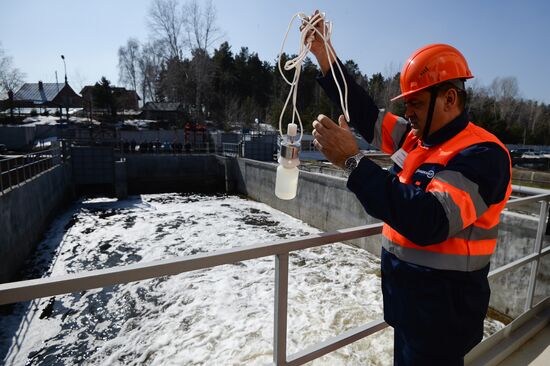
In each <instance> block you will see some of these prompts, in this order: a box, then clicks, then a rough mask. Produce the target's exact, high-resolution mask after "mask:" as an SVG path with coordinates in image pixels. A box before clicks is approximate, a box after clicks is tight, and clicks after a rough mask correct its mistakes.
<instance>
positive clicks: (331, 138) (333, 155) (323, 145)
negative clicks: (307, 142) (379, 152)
mask: <svg viewBox="0 0 550 366" xmlns="http://www.w3.org/2000/svg"><path fill="white" fill-rule="evenodd" d="M338 123H339V125H337V124H335V123H334V122H333V121H332V120H331V119H330V118H328V117H327V116H325V115H323V114H320V115H319V116H318V117H317V120H316V121H313V137H315V140H313V145H315V147H316V148H317V149H318V150H319V151H320V152H322V153H323V155H325V157H326V158H327V159H328V160H329V161H330V162H331V163H332V164H334V165H336V166H338V167H340V168H344V163H345V162H346V159H347V158H349V157H350V156H353V155H355V154H357V153H358V152H359V147H358V146H357V141H356V140H355V137H354V136H353V134H352V133H351V131H350V129H349V126H348V124H347V122H346V119H345V118H344V116H340V118H338Z"/></svg>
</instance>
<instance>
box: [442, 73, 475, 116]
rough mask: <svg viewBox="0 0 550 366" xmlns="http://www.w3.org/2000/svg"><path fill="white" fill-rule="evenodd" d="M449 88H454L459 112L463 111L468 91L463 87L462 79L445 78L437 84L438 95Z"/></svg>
mask: <svg viewBox="0 0 550 366" xmlns="http://www.w3.org/2000/svg"><path fill="white" fill-rule="evenodd" d="M449 89H455V90H456V94H457V96H458V108H459V109H460V111H461V112H462V111H464V108H466V101H467V99H468V93H467V92H466V88H465V87H464V80H463V79H453V80H447V81H444V82H443V83H441V84H439V85H438V87H437V90H438V93H439V95H442V94H444V93H446V92H447V91H448V90H449Z"/></svg>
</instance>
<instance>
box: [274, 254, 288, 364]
mask: <svg viewBox="0 0 550 366" xmlns="http://www.w3.org/2000/svg"><path fill="white" fill-rule="evenodd" d="M287 300H288V253H284V254H277V255H276V256H275V312H274V313H275V321H274V326H273V328H274V335H273V362H274V363H275V365H277V366H284V365H286V321H287Z"/></svg>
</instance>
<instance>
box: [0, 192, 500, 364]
mask: <svg viewBox="0 0 550 366" xmlns="http://www.w3.org/2000/svg"><path fill="white" fill-rule="evenodd" d="M317 232H318V230H317V229H315V228H312V227H310V226H308V225H306V224H304V223H303V222H301V221H299V220H296V219H294V218H292V217H290V216H288V215H286V214H283V213H281V212H279V211H277V210H274V209H272V208H271V207H269V206H267V205H264V204H261V203H258V202H253V201H249V200H245V199H242V198H239V197H236V196H203V195H178V194H155V195H142V196H140V197H133V198H131V199H128V200H123V201H114V200H107V199H95V200H87V201H82V202H80V203H79V204H78V205H75V207H73V208H72V209H71V210H69V211H68V212H67V213H65V214H64V215H61V216H60V217H59V218H58V219H57V220H56V221H55V222H54V224H53V225H52V227H51V228H50V230H49V231H48V232H47V234H46V236H45V239H44V241H43V242H42V243H41V244H40V246H39V249H38V251H37V255H36V256H35V258H34V259H33V260H32V261H31V262H30V263H29V265H28V267H29V268H33V271H32V272H29V274H28V275H27V276H28V278H34V277H40V276H58V275H63V274H67V273H78V272H81V271H89V270H93V269H101V268H109V267H113V266H119V265H126V264H131V263H136V262H140V261H147V262H148V261H152V260H159V259H167V258H174V257H176V256H187V255H193V254H198V253H208V252H214V251H217V250H221V249H227V248H233V247H240V246H246V245H252V244H258V243H265V242H269V241H274V240H278V239H281V238H290V237H298V236H303V235H308V234H313V233H317ZM289 267H290V273H289V288H288V292H289V295H288V297H289V299H288V340H287V345H288V353H289V354H292V353H295V352H297V351H300V350H303V349H304V348H306V347H308V346H310V345H312V344H314V343H317V342H320V341H322V340H325V339H327V338H329V337H332V336H335V335H337V334H340V333H342V332H344V331H345V330H348V329H350V328H353V327H355V326H358V325H362V324H365V323H366V322H368V321H371V320H374V319H379V318H381V317H382V297H381V296H382V295H381V290H380V272H379V260H378V258H376V257H374V256H372V255H370V254H369V253H368V252H366V251H363V250H361V249H357V248H354V247H351V246H348V245H344V244H341V243H335V244H331V245H325V246H322V247H318V248H313V249H308V250H302V251H298V252H292V253H290V264H289ZM273 296H274V260H273V258H272V257H266V258H260V259H256V260H250V261H244V262H239V263H234V264H231V265H224V266H218V267H214V268H210V269H205V270H199V271H194V272H189V273H183V274H180V275H176V276H170V277H161V278H156V279H153V280H147V281H140V282H134V283H130V284H124V285H117V286H113V287H109V288H104V289H98V290H90V291H83V292H79V293H73V294H69V295H63V296H56V297H54V298H47V299H39V300H35V301H32V302H27V303H21V304H17V305H15V306H14V307H13V309H12V310H11V313H9V314H7V315H3V316H2V318H1V319H0V352H1V353H0V355H2V356H3V359H4V362H5V363H6V364H8V365H23V364H27V365H58V364H65V365H73V364H93V365H243V364H246V365H266V364H270V363H271V362H272V348H273V302H274V298H273ZM501 327H502V324H500V323H498V322H495V321H490V322H486V333H492V332H494V331H495V330H497V329H499V328H501ZM392 338H393V334H392V331H391V329H386V330H384V331H382V332H378V333H377V334H375V335H373V336H370V337H367V338H366V339H364V340H361V341H359V342H356V343H353V344H351V345H349V346H347V347H344V348H342V349H340V350H338V351H336V352H333V353H331V354H329V355H327V356H324V357H322V358H320V359H318V360H315V361H313V362H312V363H310V364H311V365H391V364H392V348H393V340H392Z"/></svg>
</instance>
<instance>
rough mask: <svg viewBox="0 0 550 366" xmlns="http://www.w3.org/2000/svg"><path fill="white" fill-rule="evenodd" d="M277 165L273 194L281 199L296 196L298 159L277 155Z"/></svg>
mask: <svg viewBox="0 0 550 366" xmlns="http://www.w3.org/2000/svg"><path fill="white" fill-rule="evenodd" d="M278 161H279V166H278V167H277V177H276V179H275V195H276V196H277V197H279V198H280V199H282V200H291V199H293V198H294V197H296V191H297V190H298V174H299V172H300V171H299V170H298V168H297V166H298V165H300V160H299V159H298V158H296V159H285V158H283V157H281V156H280V157H279V159H278Z"/></svg>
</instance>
